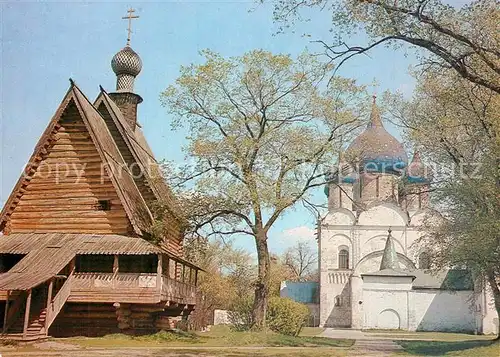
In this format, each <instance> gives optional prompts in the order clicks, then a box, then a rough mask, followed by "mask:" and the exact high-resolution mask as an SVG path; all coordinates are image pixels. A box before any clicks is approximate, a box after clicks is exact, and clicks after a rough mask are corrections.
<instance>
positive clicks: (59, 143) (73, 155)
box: [9, 102, 131, 234]
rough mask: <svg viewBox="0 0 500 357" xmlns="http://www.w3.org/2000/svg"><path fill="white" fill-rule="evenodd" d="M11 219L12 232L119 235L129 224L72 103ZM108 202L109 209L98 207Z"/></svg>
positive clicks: (129, 229) (123, 232) (127, 228)
mask: <svg viewBox="0 0 500 357" xmlns="http://www.w3.org/2000/svg"><path fill="white" fill-rule="evenodd" d="M60 123H61V127H60V128H59V130H58V131H57V133H56V134H55V142H54V144H53V145H52V146H51V147H50V148H49V149H48V150H47V153H46V154H45V155H44V157H43V158H42V162H41V163H40V165H39V166H38V168H37V171H36V172H35V174H34V175H33V177H32V178H31V180H30V182H29V184H28V186H27V187H26V188H25V191H24V193H23V195H22V196H21V198H20V200H19V203H18V204H17V206H16V208H15V209H14V211H13V213H12V215H11V218H10V222H9V223H10V232H11V233H22V232H35V233H38V232H40V233H42V232H43V233H47V232H65V233H101V234H103V233H104V234H106V233H117V234H126V233H128V232H130V231H131V227H130V222H129V220H128V218H127V215H126V213H125V210H124V208H123V206H122V204H121V202H120V199H119V197H118V195H117V193H116V190H115V188H114V187H113V184H112V182H111V179H110V178H109V176H108V174H107V172H106V169H105V167H104V166H103V165H102V162H101V158H100V156H99V153H98V152H97V150H96V148H95V145H94V143H93V142H92V139H91V138H90V135H89V133H88V131H87V129H86V127H85V124H84V123H83V121H82V119H81V117H80V115H79V113H78V110H77V108H76V106H75V105H74V103H73V102H71V103H70V104H69V105H68V107H67V108H66V110H65V112H64V114H63V116H62V118H61V122H60ZM99 200H109V202H110V204H111V206H110V210H107V211H104V210H99V209H98V208H97V204H98V201H99Z"/></svg>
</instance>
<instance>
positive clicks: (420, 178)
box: [405, 151, 432, 183]
mask: <svg viewBox="0 0 500 357" xmlns="http://www.w3.org/2000/svg"><path fill="white" fill-rule="evenodd" d="M405 179H406V181H408V182H409V183H429V182H431V181H432V171H431V170H430V168H429V167H428V166H426V165H425V164H424V163H423V162H422V160H421V158H420V153H419V152H418V151H416V152H415V154H413V159H412V160H411V163H410V164H409V165H408V167H407V168H406V171H405Z"/></svg>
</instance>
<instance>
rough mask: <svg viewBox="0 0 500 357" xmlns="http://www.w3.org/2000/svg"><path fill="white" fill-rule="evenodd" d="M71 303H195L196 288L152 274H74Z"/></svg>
mask: <svg viewBox="0 0 500 357" xmlns="http://www.w3.org/2000/svg"><path fill="white" fill-rule="evenodd" d="M69 300H70V301H71V302H85V301H89V302H90V301H94V302H96V301H98V302H117V301H119V302H129V303H158V302H160V301H174V302H178V303H180V304H195V303H196V287H195V286H194V285H193V284H189V283H187V282H182V281H178V280H175V279H171V278H168V277H167V276H165V275H163V276H162V278H161V280H159V279H158V275H157V274H154V273H75V274H74V276H73V282H72V288H71V295H70V297H69Z"/></svg>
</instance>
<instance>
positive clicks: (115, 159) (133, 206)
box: [0, 81, 153, 234]
mask: <svg viewBox="0 0 500 357" xmlns="http://www.w3.org/2000/svg"><path fill="white" fill-rule="evenodd" d="M70 104H74V105H76V107H77V109H78V112H79V113H80V116H81V118H82V120H83V123H84V124H85V127H86V128H87V130H88V133H89V134H90V136H91V139H92V142H93V143H94V145H95V147H96V149H97V151H98V153H99V156H100V157H101V160H102V162H103V163H104V164H105V168H106V171H107V173H108V175H109V177H110V178H111V181H112V183H113V186H114V188H115V189H116V192H117V193H118V196H119V198H120V201H121V203H122V204H123V207H124V208H125V211H126V213H127V217H128V219H129V220H130V223H131V225H132V227H133V228H134V231H135V232H136V233H137V234H142V233H143V232H149V231H150V228H151V224H152V222H153V217H152V214H151V211H150V209H149V208H148V206H147V204H146V202H145V200H144V197H143V196H142V194H141V192H140V191H139V189H138V187H137V185H136V183H135V182H134V179H133V177H132V174H131V172H130V170H129V168H128V167H127V164H126V162H125V161H124V159H123V157H122V155H121V153H120V151H119V149H118V148H117V146H116V143H115V141H114V140H113V137H112V136H111V133H110V131H109V130H108V128H107V126H106V123H105V122H104V120H103V118H102V116H101V114H100V113H99V112H98V111H97V109H96V108H95V107H94V106H93V105H92V104H91V103H90V102H89V100H88V99H87V98H86V97H85V95H84V94H83V93H82V92H81V90H80V89H79V88H78V87H77V86H76V85H75V84H74V82H72V81H71V86H70V88H69V90H68V92H67V93H66V95H65V97H64V99H63V101H62V102H61V104H60V106H59V108H58V109H57V111H56V113H55V115H54V116H53V118H52V120H51V121H50V122H49V125H48V126H47V129H46V130H45V132H44V133H43V135H42V136H41V138H40V140H39V142H38V144H37V145H36V147H35V150H34V152H33V155H32V156H31V158H30V160H29V162H28V164H27V166H26V168H25V171H24V174H22V175H21V177H20V178H19V180H18V182H17V184H16V186H15V187H14V189H13V191H12V193H11V195H10V196H9V198H8V200H7V202H6V204H5V205H4V207H3V209H2V212H1V213H0V230H2V229H3V228H4V226H5V224H6V222H7V221H8V219H9V215H10V214H12V212H13V210H14V208H15V207H16V205H17V203H18V202H19V200H20V197H22V195H23V193H24V192H25V189H26V187H27V186H28V184H29V181H30V180H31V178H32V175H33V174H34V173H35V172H36V170H37V168H38V165H39V164H40V162H41V161H42V158H43V156H44V155H45V154H46V153H47V150H48V149H49V148H50V146H51V143H53V142H54V135H55V133H56V132H57V130H58V128H59V127H60V124H59V121H60V119H61V116H62V114H63V113H64V111H65V109H66V108H67V107H68V105H70Z"/></svg>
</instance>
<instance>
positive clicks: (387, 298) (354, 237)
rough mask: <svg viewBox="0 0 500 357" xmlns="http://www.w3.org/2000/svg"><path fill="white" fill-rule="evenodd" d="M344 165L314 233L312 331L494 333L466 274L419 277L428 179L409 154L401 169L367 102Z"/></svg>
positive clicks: (424, 259) (400, 155) (490, 315)
mask: <svg viewBox="0 0 500 357" xmlns="http://www.w3.org/2000/svg"><path fill="white" fill-rule="evenodd" d="M346 162H351V164H346V165H341V166H342V169H341V170H338V172H337V174H335V175H333V176H332V178H331V179H332V183H331V184H329V186H328V187H327V188H326V191H327V192H326V193H327V196H328V207H329V209H328V214H327V215H326V216H325V217H324V219H323V220H322V222H321V225H320V233H319V235H318V237H319V238H318V243H319V262H320V263H319V264H320V266H319V269H320V288H319V289H320V290H319V303H320V305H319V311H320V312H319V315H320V316H319V320H320V323H319V324H320V326H322V327H350V328H355V329H371V328H373V329H403V330H410V331H464V332H473V333H485V334H489V333H497V332H498V316H497V314H496V311H495V309H494V307H493V303H492V298H491V295H490V294H489V293H488V290H487V289H483V288H481V284H480V283H479V282H477V281H476V282H474V281H473V279H472V277H471V275H470V274H469V272H468V271H466V270H449V271H443V272H441V273H439V274H430V273H429V270H428V269H429V268H430V267H431V265H432V262H431V261H430V258H429V255H428V254H427V252H426V251H425V250H423V249H422V248H421V247H419V245H418V240H419V237H421V236H422V234H423V231H422V229H421V226H422V224H423V220H424V217H426V216H427V217H428V215H432V210H431V209H430V208H429V206H428V205H429V190H428V189H429V184H430V182H431V180H432V177H431V175H430V173H429V170H427V168H426V166H424V165H423V163H422V162H421V160H420V157H419V155H418V153H417V154H415V155H414V156H413V159H412V161H411V163H410V164H408V159H407V155H406V152H405V149H404V148H403V145H402V144H401V143H400V142H398V140H397V139H396V138H394V137H393V136H392V135H391V134H389V133H388V132H387V131H386V130H385V128H384V126H383V124H382V121H381V118H380V114H379V111H378V108H377V105H376V103H375V100H374V103H373V107H372V112H371V117H370V122H369V124H368V126H367V128H366V129H365V131H364V132H363V133H361V135H359V136H358V137H357V138H356V139H355V140H354V141H353V142H352V143H351V145H350V146H349V148H348V149H347V151H346ZM354 162H356V163H357V164H358V165H357V169H355V168H354V166H353V164H352V163H354Z"/></svg>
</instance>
